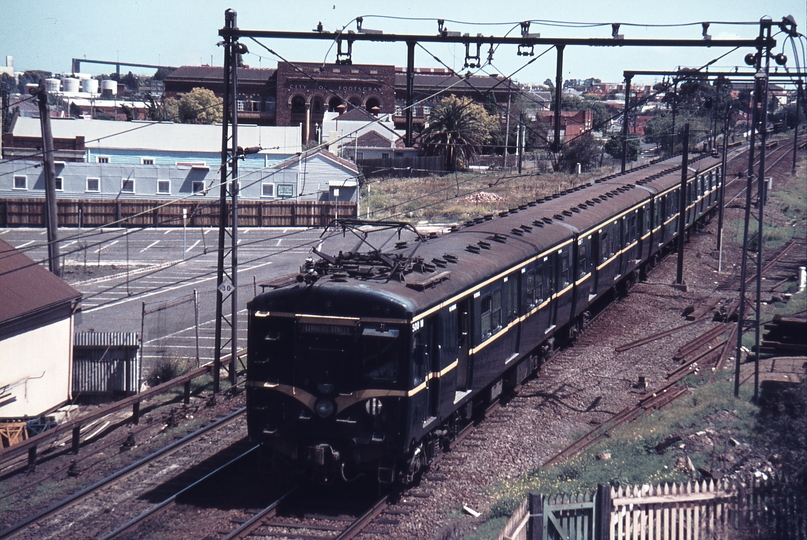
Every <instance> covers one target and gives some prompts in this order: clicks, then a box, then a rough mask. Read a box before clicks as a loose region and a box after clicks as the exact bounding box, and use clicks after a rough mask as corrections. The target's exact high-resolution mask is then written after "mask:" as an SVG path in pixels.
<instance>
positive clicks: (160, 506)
mask: <svg viewBox="0 0 807 540" xmlns="http://www.w3.org/2000/svg"><path fill="white" fill-rule="evenodd" d="M258 448H260V445H259V444H257V445H255V446H253V447H252V448H250V449H249V450H247V451H246V452H244V453H243V454H241V455H240V456H236V457H234V458H233V459H231V460H230V461H228V462H227V463H225V464H224V465H222V466H221V467H218V468H216V469H215V470H213V471H211V472H209V473H207V474H206V475H204V476H203V477H202V478H200V479H199V480H197V481H195V482H193V483H192V484H190V485H188V486H185V487H184V488H183V489H181V490H179V491H178V492H176V493H174V494H173V495H171V496H170V497H168V498H167V499H165V500H163V501H162V502H159V503H157V504H155V505H154V506H152V507H151V508H149V509H148V510H146V511H145V512H143V513H141V514H140V515H139V516H137V517H135V518H132V519H131V520H129V521H128V522H126V523H124V524H123V525H121V526H120V527H118V528H117V529H115V530H114V531H112V532H109V533H107V534H106V535H104V536H102V537H101V540H109V539H110V538H115V537H117V536H119V535H121V534H123V533H124V532H126V531H128V530H129V529H131V528H132V527H134V526H135V525H137V524H139V523H142V522H143V521H145V520H146V519H147V518H148V517H149V516H151V515H153V514H154V513H156V512H159V511H161V510H165V509H167V508H168V507H169V506H170V505H172V504H173V503H175V502H176V500H177V497H179V496H180V495H184V494H185V493H187V492H188V491H190V490H192V489H195V488H196V487H198V486H199V485H201V484H202V483H204V482H206V481H207V480H208V479H210V478H211V477H212V476H214V475H216V474H218V473H220V472H221V471H223V470H225V469H227V468H228V467H231V466H232V465H233V464H234V463H236V462H237V461H239V460H241V459H243V458H245V457H247V456H248V455H250V454H251V453H252V452H254V451H255V450H257V449H258Z"/></svg>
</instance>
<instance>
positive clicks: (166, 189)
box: [157, 180, 171, 195]
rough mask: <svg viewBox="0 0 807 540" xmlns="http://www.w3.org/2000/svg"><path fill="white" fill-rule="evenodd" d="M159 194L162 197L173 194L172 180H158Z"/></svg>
mask: <svg viewBox="0 0 807 540" xmlns="http://www.w3.org/2000/svg"><path fill="white" fill-rule="evenodd" d="M157 193H160V194H162V195H167V194H170V193H171V181H170V180H157Z"/></svg>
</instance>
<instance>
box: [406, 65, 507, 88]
mask: <svg viewBox="0 0 807 540" xmlns="http://www.w3.org/2000/svg"><path fill="white" fill-rule="evenodd" d="M414 85H415V90H416V91H417V90H420V91H423V90H424V89H426V90H428V89H435V90H436V89H442V90H445V91H446V92H447V93H451V91H452V90H454V91H455V92H463V93H468V92H487V91H491V90H496V91H497V92H507V90H508V87H512V88H514V89H515V88H517V86H518V85H517V83H515V82H513V81H511V80H509V79H505V78H503V77H500V76H492V75H491V76H486V77H480V76H477V75H475V76H471V77H461V76H457V75H453V74H450V73H444V72H441V73H425V72H424V70H420V71H419V72H416V73H415V74H414ZM395 87H396V88H406V73H396V74H395Z"/></svg>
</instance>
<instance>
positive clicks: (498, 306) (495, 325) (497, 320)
mask: <svg viewBox="0 0 807 540" xmlns="http://www.w3.org/2000/svg"><path fill="white" fill-rule="evenodd" d="M492 296H493V301H492V302H491V308H490V327H491V330H492V331H493V332H495V331H497V330H499V329H500V328H501V327H502V292H501V291H495V292H494V293H493V295H492Z"/></svg>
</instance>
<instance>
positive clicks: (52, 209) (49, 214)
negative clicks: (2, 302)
mask: <svg viewBox="0 0 807 540" xmlns="http://www.w3.org/2000/svg"><path fill="white" fill-rule="evenodd" d="M30 93H31V95H35V96H36V97H37V101H38V104H39V123H40V125H41V127H42V153H43V154H44V155H43V161H44V169H45V208H46V212H45V225H46V226H47V229H48V268H49V269H50V271H51V272H52V273H54V274H56V275H57V276H61V268H60V267H59V243H58V242H59V238H58V236H57V227H58V214H57V212H56V165H55V164H54V162H53V133H52V132H51V130H50V109H49V108H48V91H47V89H46V88H45V79H39V87H38V88H32V89H31V90H30Z"/></svg>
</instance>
